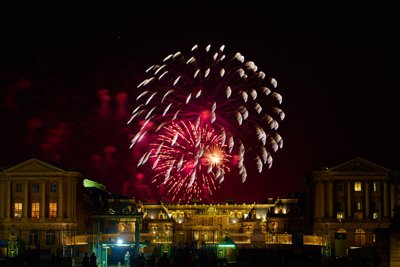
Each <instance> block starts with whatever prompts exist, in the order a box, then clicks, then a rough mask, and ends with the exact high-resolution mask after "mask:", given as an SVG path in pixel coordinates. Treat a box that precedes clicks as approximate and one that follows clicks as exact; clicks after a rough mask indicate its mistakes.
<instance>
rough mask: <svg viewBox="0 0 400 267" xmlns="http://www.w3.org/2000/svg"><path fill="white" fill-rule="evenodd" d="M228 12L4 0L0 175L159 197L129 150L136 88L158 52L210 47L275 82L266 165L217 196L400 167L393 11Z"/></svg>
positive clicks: (199, 6)
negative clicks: (42, 169)
mask: <svg viewBox="0 0 400 267" xmlns="http://www.w3.org/2000/svg"><path fill="white" fill-rule="evenodd" d="M234 2H236V1H227V3H226V4H224V5H222V4H221V5H219V6H216V5H215V4H213V3H211V2H210V3H208V2H201V1H199V2H194V3H193V4H192V5H193V6H182V5H178V4H163V5H162V6H160V5H158V4H156V3H155V2H151V1H150V2H147V4H145V5H144V4H135V5H133V6H123V5H120V4H110V3H111V2H110V3H109V4H107V5H106V4H103V5H100V4H98V3H96V4H92V5H86V6H85V5H73V4H57V5H56V4H54V3H53V4H48V3H47V4H42V5H33V4H32V3H31V4H30V5H26V4H23V3H16V4H12V5H11V4H8V5H5V4H4V3H3V4H1V5H2V7H1V8H0V10H1V11H0V12H1V13H0V17H1V18H0V23H1V24H0V30H1V45H0V48H1V50H0V51H1V52H0V130H1V139H0V165H1V166H12V165H14V164H17V163H19V162H21V161H24V160H27V159H29V158H31V157H37V158H39V159H41V160H44V161H47V162H50V163H57V164H61V165H63V166H65V168H67V169H70V168H75V169H77V170H80V171H82V172H83V173H84V174H85V175H87V176H88V177H89V178H91V179H93V180H97V181H100V182H102V183H103V184H104V185H106V186H107V187H108V188H109V190H110V191H112V192H114V193H118V192H120V193H124V194H127V195H129V196H135V197H136V198H139V199H145V198H157V194H156V193H155V192H154V190H152V189H151V188H152V187H151V186H149V185H148V184H147V182H146V179H140V177H141V175H140V173H138V172H137V171H136V170H135V166H136V163H135V162H136V161H135V160H137V159H134V152H133V151H131V150H129V149H128V147H129V144H130V142H129V140H130V135H131V132H132V129H130V128H129V127H127V126H126V121H127V118H128V115H129V113H130V112H131V110H132V109H133V107H134V96H135V95H137V91H136V86H137V85H138V84H139V83H140V82H141V81H142V80H143V78H144V71H145V70H146V69H147V68H148V67H149V66H150V65H152V64H158V63H160V62H161V61H162V59H163V58H164V57H165V56H167V55H168V54H170V53H174V52H176V51H179V50H182V51H185V50H186V51H189V49H190V48H191V47H192V46H193V45H194V44H196V43H199V44H203V45H205V44H208V43H210V44H215V45H221V44H225V45H226V48H227V50H229V51H232V52H236V51H240V52H241V53H242V54H243V55H244V56H245V57H246V59H249V60H253V61H254V62H255V63H256V64H257V65H258V66H259V68H260V69H261V70H263V71H264V72H265V73H266V75H267V77H274V78H276V79H277V81H278V88H279V91H280V93H281V94H282V96H283V104H282V109H283V110H284V112H285V114H286V118H285V120H284V121H283V122H282V123H281V127H280V134H281V136H282V137H283V140H284V146H283V149H282V150H279V151H278V152H277V153H276V154H275V155H274V163H273V166H272V168H271V169H270V170H268V171H267V172H264V173H263V174H262V175H261V176H254V177H249V178H248V179H247V181H246V183H244V184H240V183H237V182H234V181H233V182H231V181H229V180H227V179H225V181H224V183H223V188H222V190H221V191H220V193H218V195H217V196H216V197H217V198H219V199H227V198H233V199H235V200H237V201H261V200H263V199H265V198H266V197H277V196H286V195H287V194H288V193H293V192H299V191H303V190H304V189H305V177H306V176H307V175H308V174H309V173H310V172H312V171H313V170H318V169H320V168H321V167H324V166H334V165H337V164H340V163H343V162H345V161H347V160H350V159H352V158H354V157H356V156H360V157H363V158H365V159H367V160H370V161H373V162H375V163H377V164H380V165H382V166H385V167H388V168H390V169H396V170H400V156H399V153H398V152H399V151H400V145H399V144H400V141H399V138H398V137H399V136H400V131H399V130H398V129H397V128H398V125H397V124H398V114H399V112H398V111H397V106H398V100H397V94H398V89H399V86H398V81H397V80H398V73H397V72H398V67H397V65H398V61H397V60H396V59H395V53H396V52H397V51H396V50H398V45H399V43H398V41H397V34H398V29H397V25H398V18H396V17H395V16H394V15H395V14H394V13H395V11H394V10H395V9H394V7H391V6H387V5H381V6H372V5H366V4H365V3H364V4H363V5H357V6H356V5H354V6H351V5H348V4H346V5H339V4H335V5H333V4H332V5H324V6H322V5H321V6H318V5H315V3H313V4H311V3H310V4H304V3H303V4H297V5H295V6H278V5H264V6H261V5H260V3H257V2H252V1H240V2H239V1H238V3H234ZM244 2H246V4H245V6H243V5H244V4H243V3H244ZM35 4H36V3H35ZM249 192H251V193H249Z"/></svg>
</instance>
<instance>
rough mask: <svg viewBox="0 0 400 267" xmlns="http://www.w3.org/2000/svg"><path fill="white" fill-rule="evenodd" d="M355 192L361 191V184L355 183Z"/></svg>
mask: <svg viewBox="0 0 400 267" xmlns="http://www.w3.org/2000/svg"><path fill="white" fill-rule="evenodd" d="M354 191H361V182H359V181H358V182H354Z"/></svg>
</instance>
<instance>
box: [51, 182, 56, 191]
mask: <svg viewBox="0 0 400 267" xmlns="http://www.w3.org/2000/svg"><path fill="white" fill-rule="evenodd" d="M50 192H57V184H56V183H51V184H50Z"/></svg>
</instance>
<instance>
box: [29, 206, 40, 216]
mask: <svg viewBox="0 0 400 267" xmlns="http://www.w3.org/2000/svg"><path fill="white" fill-rule="evenodd" d="M39 212H40V204H39V202H33V203H32V215H31V217H32V218H39Z"/></svg>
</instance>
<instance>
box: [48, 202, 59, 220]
mask: <svg viewBox="0 0 400 267" xmlns="http://www.w3.org/2000/svg"><path fill="white" fill-rule="evenodd" d="M56 217H57V202H50V203H49V218H56Z"/></svg>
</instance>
